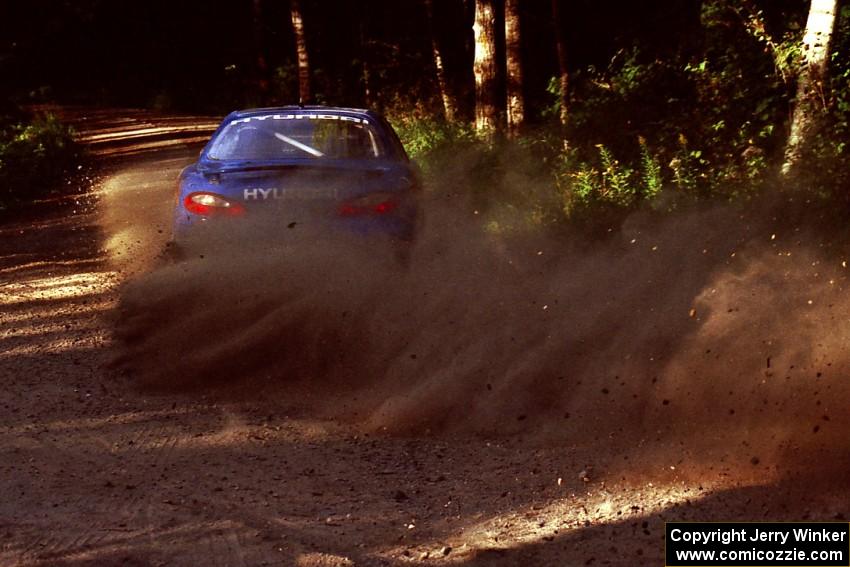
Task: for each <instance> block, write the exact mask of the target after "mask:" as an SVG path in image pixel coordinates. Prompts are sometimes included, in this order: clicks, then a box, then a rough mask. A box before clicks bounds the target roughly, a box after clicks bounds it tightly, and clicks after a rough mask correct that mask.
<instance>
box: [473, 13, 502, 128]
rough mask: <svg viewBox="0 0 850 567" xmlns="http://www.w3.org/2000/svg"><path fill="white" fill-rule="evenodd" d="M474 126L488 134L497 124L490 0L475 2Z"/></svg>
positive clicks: (494, 43)
mask: <svg viewBox="0 0 850 567" xmlns="http://www.w3.org/2000/svg"><path fill="white" fill-rule="evenodd" d="M472 31H473V33H474V34H475V61H474V64H473V72H474V73H475V129H476V130H477V131H478V132H479V133H480V134H483V135H484V136H486V137H492V136H493V134H494V133H495V131H496V129H497V126H498V116H499V113H498V108H497V105H496V14H495V12H494V10H493V0H476V1H475V24H474V25H473V26H472Z"/></svg>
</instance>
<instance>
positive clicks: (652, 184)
mask: <svg viewBox="0 0 850 567" xmlns="http://www.w3.org/2000/svg"><path fill="white" fill-rule="evenodd" d="M638 144H639V145H640V170H641V180H642V181H643V196H644V198H645V199H647V200H652V199H654V198H656V197H657V196H658V194H659V193H660V192H661V188H662V187H663V185H664V179H663V178H662V176H661V164H660V163H659V162H658V158H657V157H655V156H654V155H653V154H652V152H651V151H650V149H649V146H648V145H647V143H646V138H644V137H643V136H638Z"/></svg>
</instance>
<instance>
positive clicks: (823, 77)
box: [782, 0, 838, 177]
mask: <svg viewBox="0 0 850 567" xmlns="http://www.w3.org/2000/svg"><path fill="white" fill-rule="evenodd" d="M837 11H838V0H812V1H811V5H810V6H809V17H808V20H807V21H806V31H805V33H804V35H803V46H802V49H803V53H802V61H801V66H800V73H799V75H798V77H797V96H796V99H795V101H794V111H793V114H792V115H791V131H790V133H789V135H788V142H787V144H786V146H785V161H784V163H783V164H782V175H783V176H785V177H788V176H790V175H792V174H793V173H794V171H795V169H797V167H798V166H799V165H800V161H801V158H802V156H803V154H804V153H805V150H806V149H807V147H809V146H810V144H811V142H812V140H813V139H814V136H815V135H816V134H817V131H818V129H819V127H820V126H821V123H822V121H823V118H824V113H825V110H826V100H827V96H826V92H825V89H826V85H827V82H828V79H829V51H830V43H831V42H832V31H833V29H834V28H835V17H836V13H837Z"/></svg>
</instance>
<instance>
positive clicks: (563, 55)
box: [552, 0, 570, 126]
mask: <svg viewBox="0 0 850 567" xmlns="http://www.w3.org/2000/svg"><path fill="white" fill-rule="evenodd" d="M552 20H553V21H554V23H555V46H556V47H557V49H558V71H559V77H558V78H559V80H558V87H559V88H558V90H559V93H558V94H559V100H558V105H559V107H560V112H559V114H558V117H559V118H560V120H561V125H562V126H566V125H567V119H568V118H569V111H570V74H569V71H568V70H567V44H566V40H565V39H564V31H563V29H562V23H561V0H552Z"/></svg>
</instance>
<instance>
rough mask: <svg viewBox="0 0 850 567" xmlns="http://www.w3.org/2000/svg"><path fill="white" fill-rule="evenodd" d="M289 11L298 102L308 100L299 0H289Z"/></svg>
mask: <svg viewBox="0 0 850 567" xmlns="http://www.w3.org/2000/svg"><path fill="white" fill-rule="evenodd" d="M289 12H290V15H291V17H292V31H293V34H294V35H295V50H296V53H297V54H298V98H299V99H300V100H299V101H298V102H299V103H300V104H307V103H309V102H310V99H311V97H312V93H311V91H310V59H309V58H308V57H307V36H306V35H305V33H304V18H303V16H302V13H301V2H300V0H289Z"/></svg>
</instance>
